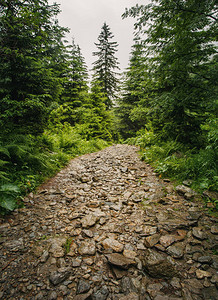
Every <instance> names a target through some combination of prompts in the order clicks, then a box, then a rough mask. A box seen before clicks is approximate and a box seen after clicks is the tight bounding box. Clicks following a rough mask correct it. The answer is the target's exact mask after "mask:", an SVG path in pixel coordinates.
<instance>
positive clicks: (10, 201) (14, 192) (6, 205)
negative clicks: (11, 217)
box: [0, 184, 20, 211]
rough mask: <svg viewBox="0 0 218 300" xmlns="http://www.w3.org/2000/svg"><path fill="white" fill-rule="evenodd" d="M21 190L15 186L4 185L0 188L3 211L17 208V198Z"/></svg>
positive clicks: (0, 202) (0, 201)
mask: <svg viewBox="0 0 218 300" xmlns="http://www.w3.org/2000/svg"><path fill="white" fill-rule="evenodd" d="M19 193H20V190H19V188H18V187H17V186H16V185H14V184H3V185H1V186H0V206H1V208H3V211H7V210H10V211H12V210H14V209H15V208H16V207H17V201H16V199H17V196H18V195H19Z"/></svg>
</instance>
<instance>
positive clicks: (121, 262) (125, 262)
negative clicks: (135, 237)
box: [106, 253, 136, 269]
mask: <svg viewBox="0 0 218 300" xmlns="http://www.w3.org/2000/svg"><path fill="white" fill-rule="evenodd" d="M106 257H107V259H108V262H109V263H110V264H112V265H115V266H118V267H121V268H123V269H128V268H129V267H131V266H133V265H136V262H135V261H134V260H132V259H130V258H127V257H125V256H124V255H122V254H119V253H112V254H108V255H106Z"/></svg>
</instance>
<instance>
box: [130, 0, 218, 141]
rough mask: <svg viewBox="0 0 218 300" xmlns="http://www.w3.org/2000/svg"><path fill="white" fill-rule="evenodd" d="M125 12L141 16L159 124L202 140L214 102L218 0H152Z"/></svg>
mask: <svg viewBox="0 0 218 300" xmlns="http://www.w3.org/2000/svg"><path fill="white" fill-rule="evenodd" d="M125 16H132V17H137V21H136V23H135V29H136V30H137V32H139V34H140V35H141V36H143V39H144V45H145V47H146V52H147V61H148V64H147V65H148V66H149V69H148V72H149V76H150V79H151V80H150V81H149V83H148V85H147V86H148V91H147V95H145V97H149V98H150V102H149V107H150V112H152V115H151V120H152V122H153V125H154V127H155V129H156V130H157V131H158V132H159V133H161V134H162V136H164V138H166V137H167V138H172V139H177V141H180V142H182V143H187V144H192V145H200V144H201V140H200V139H201V136H202V127H201V125H202V123H203V122H205V121H206V120H207V119H208V117H209V116H210V113H213V112H214V111H215V107H216V106H215V101H216V98H217V96H216V94H217V90H216V87H217V82H216V78H217V73H216V72H215V69H217V68H216V65H217V59H216V55H217V51H216V41H217V1H215V0H201V1H199V0H179V1H175V0H152V1H151V3H150V4H149V5H146V6H145V5H141V6H139V5H137V6H136V7H133V8H131V9H129V10H127V11H126V13H125V14H124V17H125ZM145 25H147V26H146V27H145Z"/></svg>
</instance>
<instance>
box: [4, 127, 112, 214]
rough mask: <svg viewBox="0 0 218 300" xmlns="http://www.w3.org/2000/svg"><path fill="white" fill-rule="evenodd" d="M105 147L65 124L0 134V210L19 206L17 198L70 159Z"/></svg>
mask: <svg viewBox="0 0 218 300" xmlns="http://www.w3.org/2000/svg"><path fill="white" fill-rule="evenodd" d="M106 146H108V142H106V141H104V140H101V139H96V138H95V139H90V140H86V139H84V138H83V137H81V135H80V134H79V133H78V132H77V130H75V129H74V128H72V127H71V126H69V125H67V124H65V125H62V126H60V125H59V126H58V127H57V128H55V129H54V128H53V129H52V130H47V131H45V132H44V133H43V134H42V135H41V136H37V137H34V136H31V135H15V134H11V135H9V136H1V137H0V213H1V214H5V213H7V212H8V211H12V210H14V209H15V208H16V207H18V206H19V205H22V201H20V199H21V198H22V197H24V195H26V194H27V193H29V192H32V191H34V190H35V189H36V187H37V186H39V185H40V184H41V183H42V182H43V181H44V180H45V179H47V178H49V177H52V176H53V175H55V174H56V173H57V172H58V171H59V170H60V169H61V168H62V167H63V166H65V165H66V164H67V163H68V162H69V160H70V159H72V158H74V157H75V156H78V155H82V154H85V153H91V152H95V151H98V150H101V149H103V148H104V147H106Z"/></svg>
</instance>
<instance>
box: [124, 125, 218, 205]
mask: <svg viewBox="0 0 218 300" xmlns="http://www.w3.org/2000/svg"><path fill="white" fill-rule="evenodd" d="M126 143H129V144H135V145H138V146H140V148H141V151H140V152H141V157H142V159H143V160H144V161H146V162H149V163H150V164H151V165H152V166H153V167H154V169H155V171H156V172H157V173H159V174H160V175H161V176H163V177H169V178H171V179H173V180H175V181H176V182H177V183H182V182H183V181H184V180H189V181H190V182H191V183H192V184H191V187H192V188H193V189H194V190H196V191H198V192H200V193H202V192H203V191H205V190H210V191H218V175H217V174H218V173H217V171H218V170H217V161H218V154H217V153H218V151H217V150H218V149H217V148H218V147H217V135H216V134H214V130H213V131H212V130H211V131H209V132H208V141H207V144H206V146H205V147H204V148H201V149H196V148H192V147H190V145H184V144H181V143H178V142H177V141H169V140H168V141H163V140H161V138H160V137H158V136H156V135H155V134H154V132H153V131H152V130H147V129H143V130H141V131H140V132H138V134H137V136H136V137H134V138H130V139H128V140H127V141H126ZM214 201H215V203H216V204H218V203H217V200H215V199H214Z"/></svg>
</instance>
